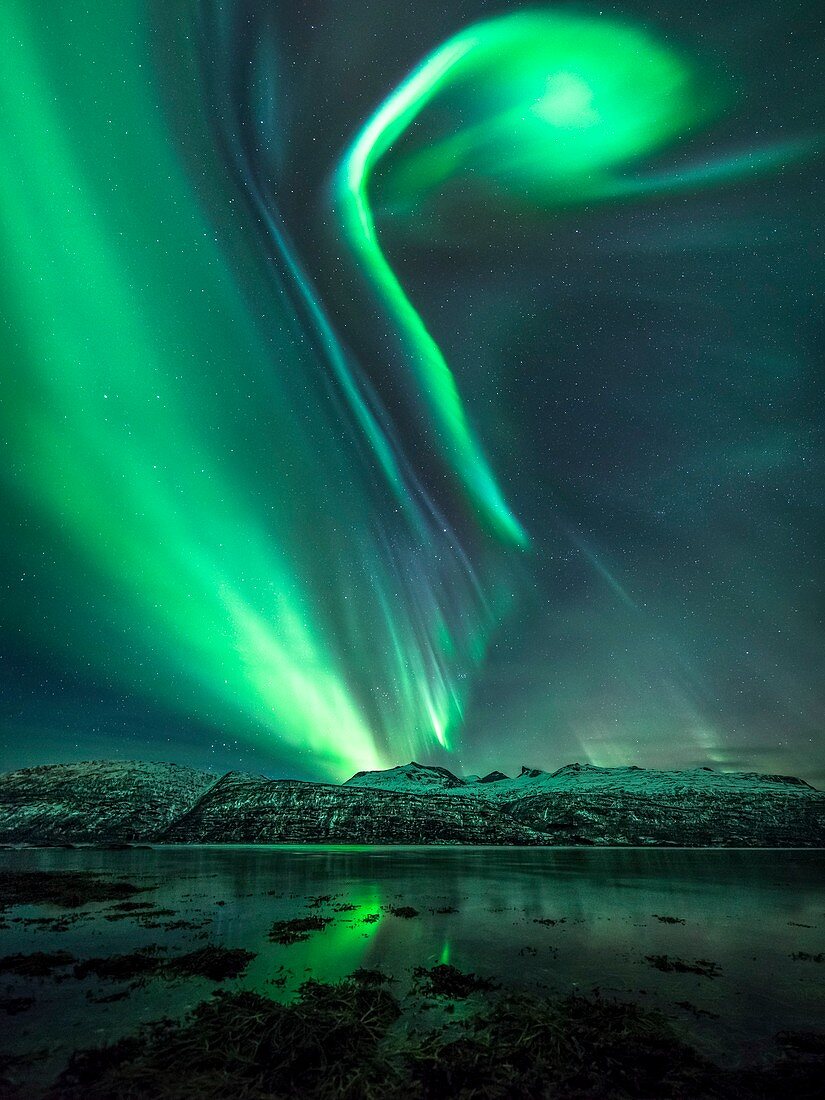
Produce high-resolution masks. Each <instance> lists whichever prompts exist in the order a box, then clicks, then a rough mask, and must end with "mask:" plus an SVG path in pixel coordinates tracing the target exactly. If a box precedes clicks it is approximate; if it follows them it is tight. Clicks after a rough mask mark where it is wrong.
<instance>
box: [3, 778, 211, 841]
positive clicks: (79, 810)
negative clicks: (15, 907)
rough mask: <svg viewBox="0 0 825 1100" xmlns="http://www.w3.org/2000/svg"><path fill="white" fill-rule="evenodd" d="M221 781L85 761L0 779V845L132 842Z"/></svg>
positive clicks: (168, 820)
mask: <svg viewBox="0 0 825 1100" xmlns="http://www.w3.org/2000/svg"><path fill="white" fill-rule="evenodd" d="M217 780H218V776H217V775H212V774H211V773H209V772H199V771H194V770H193V769H192V768H186V767H183V766H182V765H180V764H157V763H146V762H144V761H139V760H90V761H84V762H82V763H78V764H49V765H44V766H42V767H39V768H25V769H24V770H23V771H17V772H9V773H8V774H6V775H2V776H0V842H2V843H9V842H14V843H19V842H21V841H22V842H27V843H32V844H49V843H87V842H96V841H100V840H105V841H137V840H146V839H147V838H149V837H153V836H156V835H157V834H158V833H159V832H160V831H161V830H162V829H164V828H165V827H166V826H167V825H169V824H170V823H171V822H172V821H174V820H175V819H176V818H178V817H179V816H180V815H181V814H182V813H183V812H184V811H185V810H187V809H188V808H189V807H190V806H192V805H194V804H195V802H197V800H198V799H199V798H200V796H201V795H202V794H203V793H204V792H205V791H206V790H208V788H209V787H211V786H212V785H213V784H214V783H216V782H217Z"/></svg>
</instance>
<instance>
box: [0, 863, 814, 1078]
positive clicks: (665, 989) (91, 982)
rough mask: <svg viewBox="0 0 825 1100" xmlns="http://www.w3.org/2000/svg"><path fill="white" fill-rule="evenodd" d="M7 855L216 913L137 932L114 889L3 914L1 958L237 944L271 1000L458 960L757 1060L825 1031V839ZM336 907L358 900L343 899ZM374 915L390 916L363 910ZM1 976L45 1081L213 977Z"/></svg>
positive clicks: (180, 1003) (22, 1046) (197, 913)
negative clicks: (669, 1021) (363, 971)
mask: <svg viewBox="0 0 825 1100" xmlns="http://www.w3.org/2000/svg"><path fill="white" fill-rule="evenodd" d="M0 869H2V870H17V871H21V870H49V871H66V870H83V871H94V872H99V873H100V874H101V875H103V876H105V877H107V878H118V877H121V876H122V877H124V878H126V879H128V880H129V881H131V882H135V883H138V884H141V885H151V886H152V887H153V889H152V890H151V891H149V892H147V893H146V894H141V895H137V896H136V899H135V900H146V901H152V902H153V903H156V904H157V906H159V907H160V908H163V909H170V910H173V911H174V916H171V915H167V916H165V917H162V918H159V920H160V923H161V924H163V925H164V926H165V925H167V924H168V923H170V922H173V921H177V920H186V921H190V922H194V923H196V924H199V923H200V922H204V923H202V925H201V926H200V927H196V928H191V927H189V928H182V929H178V930H168V929H166V928H165V927H164V928H154V929H152V928H145V927H143V926H141V924H140V923H139V921H137V920H136V919H135V918H133V917H130V918H128V919H121V920H115V921H111V920H107V919H106V916H107V915H109V916H111V914H112V912H113V910H112V908H111V904H112V903H106V902H104V903H95V904H90V905H87V906H84V907H83V908H82V909H81V910H80V911H79V918H78V919H77V920H76V921H75V922H74V923H71V924H70V926H69V928H68V929H67V930H65V931H55V930H54V929H53V928H50V927H49V925H48V924H45V925H44V924H39V925H38V924H33V923H27V919H30V918H33V917H34V918H42V917H43V916H56V915H59V914H60V913H65V910H57V909H55V908H53V907H47V906H31V907H18V908H15V909H11V910H8V911H7V913H6V920H7V922H8V923H7V926H6V927H4V928H0V955H8V954H13V953H16V952H24V953H28V952H31V951H36V950H38V951H52V950H65V951H68V952H70V953H71V954H72V955H74V956H76V957H77V958H79V959H82V958H86V957H89V956H91V955H94V956H106V955H111V954H119V953H125V952H131V951H134V950H136V949H138V948H141V947H145V946H148V945H150V944H162V945H163V946H164V947H165V948H166V949H168V951H169V952H170V953H178V952H183V951H190V950H193V949H194V948H196V947H199V946H203V945H204V944H205V943H214V944H222V945H224V946H227V947H244V948H247V949H248V950H250V951H254V952H256V953H257V957H256V958H255V960H254V961H253V962H252V963H251V964H250V966H249V968H248V969H247V971H246V972H245V974H244V975H243V976H242V977H241V978H239V979H237V980H236V981H231V982H226V983H223V984H224V988H228V989H234V988H247V989H255V990H257V991H259V992H264V993H267V994H268V995H271V996H275V997H288V996H290V995H291V993H292V991H294V989H295V988H296V987H297V985H299V984H300V983H301V982H302V981H304V980H306V978H307V977H309V976H310V975H311V976H313V977H316V978H320V979H326V980H336V979H339V978H342V977H344V976H345V975H347V974H348V973H350V972H351V971H352V970H353V969H355V968H356V967H359V966H366V967H376V968H380V969H382V970H384V971H386V972H387V973H389V974H391V975H392V976H393V977H394V978H396V979H398V983H397V985H396V986H394V987H393V988H394V991H395V992H396V993H397V994H399V995H401V996H404V994H405V991H406V990H407V988H408V986H409V983H410V972H411V970H412V968H413V967H415V966H419V965H433V964H435V963H438V962H451V963H453V964H454V965H456V966H458V967H459V968H461V969H464V970H472V971H475V972H476V973H478V974H482V975H489V976H492V977H494V978H496V979H497V980H498V981H500V982H502V983H504V984H505V985H507V986H511V987H516V988H523V989H529V990H532V991H535V990H542V991H547V992H549V993H560V994H565V993H568V992H570V991H571V990H578V991H581V992H586V993H589V992H591V991H592V990H593V989H594V987H598V989H600V990H601V992H602V993H603V994H605V995H611V996H617V997H621V998H624V999H632V1000H635V1001H637V1002H639V1003H642V1004H644V1005H645V1006H647V1007H656V1008H659V1009H661V1010H663V1011H664V1012H666V1013H667V1014H668V1015H669V1016H671V1017H673V1018H674V1019H676V1020H678V1022H679V1025H680V1027H682V1028H683V1030H684V1031H685V1032H686V1034H687V1035H688V1036H689V1037H690V1038H691V1039H692V1040H693V1041H695V1042H697V1043H698V1044H699V1045H700V1047H701V1048H702V1049H703V1050H704V1051H706V1052H707V1053H709V1054H710V1055H711V1056H713V1057H715V1058H717V1059H719V1060H721V1061H723V1062H726V1063H729V1064H734V1063H738V1062H742V1061H750V1060H752V1059H753V1058H755V1057H757V1056H758V1055H759V1054H760V1053H761V1052H762V1051H764V1049H765V1048H766V1046H767V1045H769V1043H770V1040H771V1038H772V1036H773V1035H774V1034H775V1033H776V1032H777V1031H779V1030H782V1029H811V1028H815V1027H820V1028H821V1027H823V1026H825V997H823V982H822V978H823V974H825V967H824V966H823V965H822V964H818V963H816V962H813V961H809V960H793V959H792V958H791V956H792V955H793V954H794V953H797V952H806V953H808V954H812V955H815V954H817V953H818V952H821V951H823V949H825V935H823V929H824V928H825V874H823V870H824V869H825V853H823V852H819V851H791V852H788V851H705V850H702V851H697V850H667V851H662V850H651V849H601V850H599V849H559V848H555V849H553V848H550V849H548V848H542V849H511V848H504V849H502V848H398V847H392V848H390V847H387V848H347V847H277V846H276V847H203V848H192V847H180V848H174V847H172V848H154V849H148V850H142V849H141V850H139V849H131V850H127V851H120V852H110V851H102V850H93V849H85V850H84V849H79V850H73V851H59V850H21V851H4V852H0ZM321 895H333V899H332V902H331V903H329V904H328V903H323V904H322V906H321V907H320V908H318V909H309V910H308V908H307V903H308V901H309V900H310V899H312V898H314V897H318V896H321ZM341 903H346V904H351V905H354V906H355V907H356V908H355V909H354V910H353V911H349V912H339V913H335V912H334V908H333V907H334V906H335V905H336V904H341ZM387 906H396V907H398V906H412V907H414V908H415V909H417V910H418V911H419V915H418V916H417V917H415V918H413V919H404V918H402V917H398V916H394V915H392V914H391V913H389V912H387V911H386V909H385V908H383V907H387ZM453 909H454V910H455V912H449V911H448V912H438V910H453ZM308 912H317V913H320V914H322V915H323V914H326V915H330V916H334V921H333V923H332V924H330V925H329V926H328V927H327V928H326V930H325V931H323V932H318V933H315V934H313V935H312V936H311V938H310V939H309V941H308V942H306V943H299V944H295V945H293V946H281V945H278V944H275V943H271V942H269V940H268V938H267V933H268V931H269V929H270V928H271V926H272V923H273V922H274V921H276V920H283V919H288V918H291V917H295V916H305V915H307V914H308ZM373 913H378V914H380V916H379V919H378V920H377V921H375V922H374V923H368V922H365V921H364V919H363V918H364V917H365V916H367V915H369V914H373ZM656 915H658V916H672V917H676V918H678V919H679V920H681V921H684V924H668V923H664V922H661V921H659V920H658V919H657V918H656ZM538 920H553V921H557V922H559V923H556V924H555V925H553V926H548V925H542V924H538V923H536V921H538ZM663 954H666V955H668V956H670V957H674V956H678V957H680V958H682V959H686V960H689V961H693V960H695V959H706V960H710V961H712V962H714V963H716V964H718V966H719V968H720V974H719V976H718V977H716V978H712V979H711V978H707V977H700V976H698V975H695V974H690V973H686V974H680V973H663V972H661V971H659V970H657V969H654V968H653V967H652V966H651V965H650V964H649V963H648V962H647V961H646V960H645V956H647V955H663ZM69 974H71V972H70V971H69ZM284 979H286V980H285V981H284ZM0 987H2V991H3V996H21V995H27V996H33V997H34V998H35V1003H34V1005H33V1006H32V1007H31V1008H30V1009H29V1010H28V1011H26V1012H22V1013H20V1014H19V1015H15V1016H12V1017H6V1018H4V1020H3V1024H4V1027H3V1031H4V1032H5V1035H4V1040H3V1041H2V1043H1V1044H0V1046H2V1049H4V1050H6V1051H13V1052H15V1053H20V1052H30V1051H42V1052H44V1057H43V1058H42V1059H41V1060H40V1061H39V1062H37V1063H36V1064H35V1065H34V1066H33V1069H32V1074H33V1080H37V1079H39V1080H49V1079H51V1077H52V1076H53V1075H54V1073H55V1072H56V1071H57V1070H59V1069H60V1068H61V1067H62V1065H63V1064H64V1063H65V1060H66V1057H67V1056H68V1054H69V1053H70V1052H71V1051H72V1050H74V1049H76V1048H79V1047H85V1046H91V1045H95V1044H98V1043H101V1042H104V1041H109V1040H112V1039H115V1038H117V1037H119V1036H120V1035H123V1034H125V1033H128V1032H129V1031H131V1030H133V1029H134V1027H135V1026H136V1025H137V1024H138V1023H140V1022H143V1021H148V1020H154V1019H157V1018H159V1017H160V1016H163V1015H173V1016H174V1015H178V1014H182V1013H184V1012H185V1011H186V1010H187V1009H188V1008H191V1007H192V1006H194V1005H195V1004H197V1003H198V1002H199V1001H200V1000H202V999H203V998H204V997H205V996H208V995H209V993H210V992H211V990H213V989H214V988H215V985H214V983H211V982H208V981H206V980H201V979H195V980H191V979H189V980H185V981H177V982H169V981H166V980H163V979H153V980H150V981H149V982H147V983H146V985H145V986H143V987H142V988H138V989H135V990H133V991H132V992H130V993H129V995H128V996H125V997H124V998H123V999H122V1000H117V1001H111V1002H109V1003H97V1002H96V1001H94V1000H90V999H89V996H88V995H91V996H92V997H93V998H96V997H99V996H100V995H107V994H111V993H113V992H114V993H117V992H119V991H120V990H123V989H125V988H126V987H125V985H122V984H121V985H117V984H115V983H109V982H102V981H100V980H99V979H96V978H89V979H86V980H83V981H79V980H77V979H75V978H74V977H72V976H69V977H67V978H65V979H64V980H60V981H55V980H54V978H46V979H20V978H15V977H13V976H10V975H0ZM680 1002H683V1004H680ZM684 1002H687V1003H689V1004H690V1005H692V1006H693V1008H689V1007H684ZM694 1009H695V1010H698V1011H699V1014H698V1015H697V1014H696V1012H695V1011H694ZM706 1014H707V1015H706Z"/></svg>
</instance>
